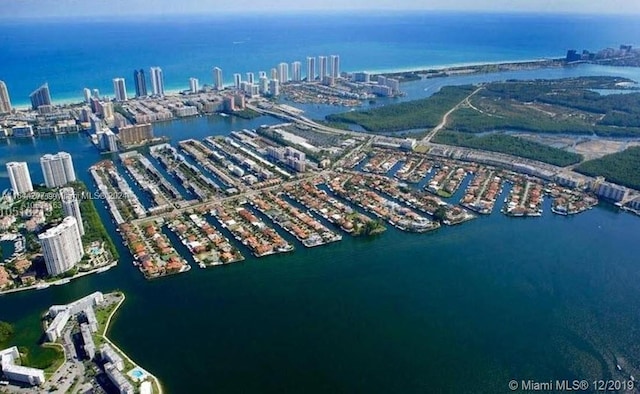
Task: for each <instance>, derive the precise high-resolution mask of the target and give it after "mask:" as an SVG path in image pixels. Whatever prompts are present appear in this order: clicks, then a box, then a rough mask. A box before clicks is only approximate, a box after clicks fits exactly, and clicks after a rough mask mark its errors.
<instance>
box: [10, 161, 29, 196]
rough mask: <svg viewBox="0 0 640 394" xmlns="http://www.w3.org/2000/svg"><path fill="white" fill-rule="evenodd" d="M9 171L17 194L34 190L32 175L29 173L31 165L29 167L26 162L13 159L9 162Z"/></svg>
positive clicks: (12, 187)
mask: <svg viewBox="0 0 640 394" xmlns="http://www.w3.org/2000/svg"><path fill="white" fill-rule="evenodd" d="M7 173H8V174H9V181H10V182H11V189H12V190H13V192H14V193H15V194H22V193H28V192H32V191H33V184H32V183H31V175H30V174H29V167H27V163H26V162H24V161H21V162H15V161H12V162H9V163H7Z"/></svg>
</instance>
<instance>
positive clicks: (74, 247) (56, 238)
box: [38, 216, 84, 276]
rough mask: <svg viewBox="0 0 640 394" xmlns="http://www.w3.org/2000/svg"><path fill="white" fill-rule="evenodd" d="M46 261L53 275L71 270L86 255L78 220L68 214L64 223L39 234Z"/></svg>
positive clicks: (50, 273)
mask: <svg viewBox="0 0 640 394" xmlns="http://www.w3.org/2000/svg"><path fill="white" fill-rule="evenodd" d="M38 240H39V241H40V244H41V245H42V254H43V255H44V263H45V265H46V266H47V272H48V273H49V275H51V276H57V275H60V274H63V273H65V272H67V271H69V270H70V269H71V268H73V266H74V265H76V264H77V263H78V262H79V261H80V260H81V259H82V256H84V250H83V248H82V239H81V236H80V230H79V229H78V222H77V221H76V218H74V217H73V216H67V217H66V218H64V220H63V221H62V223H60V224H59V225H57V226H56V227H52V228H50V229H48V230H47V231H45V232H44V233H42V234H40V235H38Z"/></svg>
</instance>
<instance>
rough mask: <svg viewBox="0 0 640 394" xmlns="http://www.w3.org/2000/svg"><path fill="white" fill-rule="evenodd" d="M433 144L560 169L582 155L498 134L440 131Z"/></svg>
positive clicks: (573, 162) (579, 159)
mask: <svg viewBox="0 0 640 394" xmlns="http://www.w3.org/2000/svg"><path fill="white" fill-rule="evenodd" d="M434 142H436V143H440V144H446V145H457V146H464V147H467V148H476V149H484V150H488V151H492V152H500V153H507V154H510V155H515V156H520V157H524V158H527V159H532V160H538V161H542V162H544V163H550V164H554V165H557V166H561V167H565V166H568V165H571V164H575V163H579V162H580V161H581V160H582V155H579V154H577V153H572V152H567V151H564V150H562V149H558V148H553V147H550V146H547V145H543V144H540V143H538V142H534V141H529V140H526V139H524V138H519V137H513V136H510V135H507V134H499V133H493V134H487V135H483V136H480V137H477V136H474V135H470V134H466V133H459V132H454V131H440V132H439V133H438V134H436V136H435V138H434Z"/></svg>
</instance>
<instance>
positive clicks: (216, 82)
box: [213, 67, 224, 90]
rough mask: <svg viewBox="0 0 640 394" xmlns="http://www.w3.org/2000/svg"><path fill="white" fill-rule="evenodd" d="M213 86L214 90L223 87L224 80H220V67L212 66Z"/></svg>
mask: <svg viewBox="0 0 640 394" xmlns="http://www.w3.org/2000/svg"><path fill="white" fill-rule="evenodd" d="M213 88H214V89H215V90H222V89H224V81H223V80H222V69H221V68H220V67H214V68H213Z"/></svg>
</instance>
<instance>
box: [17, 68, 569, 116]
mask: <svg viewBox="0 0 640 394" xmlns="http://www.w3.org/2000/svg"><path fill="white" fill-rule="evenodd" d="M558 60H563V58H560V57H553V56H550V57H542V58H535V59H513V60H497V61H477V62H462V63H445V64H435V65H420V66H408V67H394V68H388V69H374V70H355V71H354V70H351V71H345V72H347V73H355V72H368V73H370V74H373V75H379V74H401V73H433V72H446V71H454V70H459V69H464V68H478V67H486V66H508V65H525V64H535V63H540V64H544V63H549V62H554V61H558ZM540 68H544V66H542V65H541V66H540ZM498 71H499V70H498ZM498 71H496V72H498ZM225 86H226V87H230V86H233V84H231V83H228V84H225ZM185 90H188V87H186V86H185V88H176V87H173V88H167V89H165V92H166V94H165V95H166V96H177V95H179V94H180V93H181V92H183V91H185ZM127 95H130V96H131V97H134V96H135V92H134V91H131V92H129V91H127ZM83 103H84V98H83V97H82V95H81V94H80V93H79V94H78V96H74V97H64V98H62V99H59V100H53V105H59V106H64V105H79V104H83ZM30 107H31V106H30V103H29V102H20V103H15V104H14V105H13V108H14V109H16V110H21V111H22V110H29V109H30Z"/></svg>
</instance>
